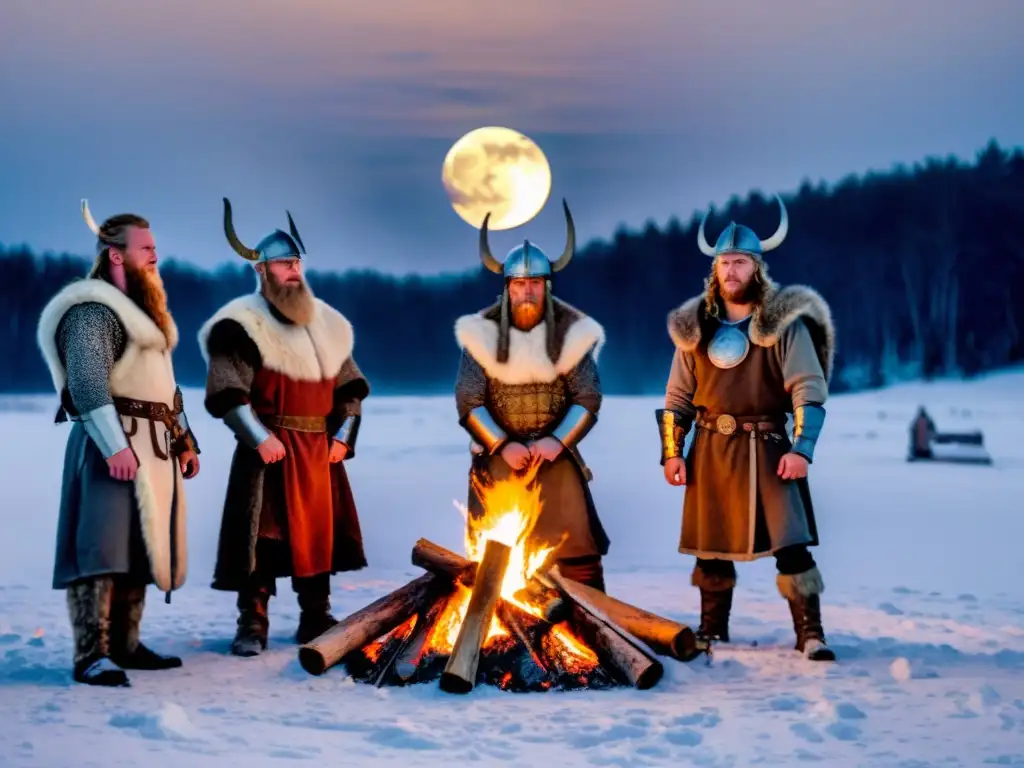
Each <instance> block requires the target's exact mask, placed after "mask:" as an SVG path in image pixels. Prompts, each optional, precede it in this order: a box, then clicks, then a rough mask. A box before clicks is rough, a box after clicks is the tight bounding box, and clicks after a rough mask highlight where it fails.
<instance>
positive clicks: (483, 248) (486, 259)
mask: <svg viewBox="0 0 1024 768" xmlns="http://www.w3.org/2000/svg"><path fill="white" fill-rule="evenodd" d="M490 219H491V214H490V212H488V213H487V215H486V216H484V223H483V224H481V225H480V261H482V262H483V264H484V266H485V267H487V268H488V269H489V270H491V272H495V273H497V274H499V275H500V274H501V273H502V271H503V270H502V266H501V262H500V261H498V260H497V259H496V258H494V254H493V253H491V246H490V243H489V242H488V241H487V222H488V221H490Z"/></svg>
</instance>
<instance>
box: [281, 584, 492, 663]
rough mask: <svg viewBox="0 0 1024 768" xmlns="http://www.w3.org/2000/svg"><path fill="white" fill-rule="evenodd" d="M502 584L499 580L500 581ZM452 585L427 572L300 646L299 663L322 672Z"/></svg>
mask: <svg viewBox="0 0 1024 768" xmlns="http://www.w3.org/2000/svg"><path fill="white" fill-rule="evenodd" d="M499 583H500V582H499ZM449 588H450V585H449V584H447V583H446V582H445V581H444V580H443V579H439V578H438V577H437V576H435V575H434V574H432V573H426V574H424V575H422V576H420V577H419V578H417V579H414V580H413V581H410V582H409V583H408V584H406V585H405V586H404V587H400V588H399V589H396V590H395V591H394V592H392V593H390V594H388V595H384V597H382V598H380V599H379V600H376V601H374V602H373V603H370V605H368V606H366V607H365V608H362V609H361V610H359V611H356V612H355V613H353V614H352V615H350V616H347V617H345V618H344V619H342V620H341V621H340V622H338V623H337V624H335V625H334V626H333V627H331V628H330V629H329V630H327V631H326V632H324V634H322V635H320V637H318V638H316V639H315V640H313V641H312V642H310V643H307V644H306V645H303V646H301V647H300V648H299V664H301V665H302V668H303V669H304V670H306V671H307V672H308V673H309V674H311V675H322V674H323V673H324V672H326V671H327V670H328V669H330V668H331V667H333V666H334V665H335V664H337V663H338V662H339V661H341V659H342V658H344V657H345V656H346V655H347V654H349V653H351V652H352V651H355V650H359V649H360V648H362V647H363V646H365V645H367V644H368V643H371V642H372V641H374V640H375V639H377V638H378V637H380V636H381V635H383V634H386V633H387V632H390V631H391V630H393V629H394V628H395V627H397V626H399V625H400V624H402V623H403V622H405V621H408V620H409V618H410V617H411V616H412V615H413V614H414V613H416V612H417V611H419V610H421V609H423V608H424V607H425V606H426V605H429V604H430V602H432V601H435V600H437V598H438V597H439V596H440V595H441V594H442V593H443V592H444V591H445V590H446V589H449Z"/></svg>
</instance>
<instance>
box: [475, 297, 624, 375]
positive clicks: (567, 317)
mask: <svg viewBox="0 0 1024 768" xmlns="http://www.w3.org/2000/svg"><path fill="white" fill-rule="evenodd" d="M500 314H501V305H500V304H495V305H493V306H490V307H488V308H487V309H485V310H483V311H482V312H477V313H475V314H472V315H463V316H462V317H460V318H459V319H458V320H457V321H456V322H455V339H456V341H458V344H459V346H460V347H461V348H462V349H464V350H466V352H468V353H469V354H470V355H471V356H472V357H473V359H474V360H476V361H477V362H478V363H479V364H480V366H481V367H482V368H483V369H484V371H485V372H486V373H487V375H488V376H490V377H491V378H493V379H497V380H498V381H501V382H503V383H505V384H531V383H537V382H550V381H554V380H555V379H557V378H558V377H559V376H562V375H564V374H566V373H568V372H569V371H571V370H572V369H573V368H574V367H575V366H576V365H577V364H578V363H579V362H580V360H582V359H583V357H584V355H586V354H587V353H588V352H590V353H592V354H593V356H594V359H595V360H597V357H598V355H599V354H600V352H601V348H602V347H603V346H604V341H605V336H604V328H602V327H601V325H600V324H599V323H598V322H597V321H596V320H594V319H593V318H591V317H587V316H586V315H584V314H583V313H582V312H580V311H579V310H578V309H576V308H575V307H573V306H570V305H569V304H566V303H565V302H564V301H561V300H560V299H554V317H555V343H556V346H557V347H558V348H559V352H558V357H557V360H556V361H555V362H551V358H550V357H549V356H548V350H547V331H546V325H545V323H544V322H541V323H539V324H537V325H535V326H534V327H533V328H531V329H530V330H529V331H525V332H524V331H520V330H518V329H517V328H510V329H509V353H508V361H507V362H504V363H499V362H498V329H499V318H500Z"/></svg>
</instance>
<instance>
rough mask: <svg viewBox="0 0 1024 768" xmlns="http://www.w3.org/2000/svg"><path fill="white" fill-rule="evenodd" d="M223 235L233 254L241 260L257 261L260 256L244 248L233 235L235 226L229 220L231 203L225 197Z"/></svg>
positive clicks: (250, 249)
mask: <svg viewBox="0 0 1024 768" xmlns="http://www.w3.org/2000/svg"><path fill="white" fill-rule="evenodd" d="M224 234H225V235H226V236H227V238H228V243H229V244H230V245H231V247H232V248H234V249H235V253H237V254H238V255H239V256H241V257H242V258H243V259H245V260H246V261H256V260H257V259H259V257H260V255H259V254H258V253H257V252H256V251H254V250H253V249H252V248H246V247H245V245H243V244H242V241H241V240H239V239H238V235H237V234H235V225H234V222H233V221H232V220H231V203H230V202H229V201H228V199H227V198H226V197H225V198H224Z"/></svg>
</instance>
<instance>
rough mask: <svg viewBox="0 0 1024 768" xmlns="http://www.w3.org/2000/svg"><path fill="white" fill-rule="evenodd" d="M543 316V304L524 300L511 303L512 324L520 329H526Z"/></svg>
mask: <svg viewBox="0 0 1024 768" xmlns="http://www.w3.org/2000/svg"><path fill="white" fill-rule="evenodd" d="M543 317H544V305H543V304H535V303H534V302H532V301H529V302H527V301H524V302H520V303H518V304H513V305H512V325H514V326H515V327H516V328H518V329H519V330H520V331H528V330H530V329H531V328H533V327H534V326H535V325H537V323H539V322H540V321H541V319H542V318H543Z"/></svg>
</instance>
